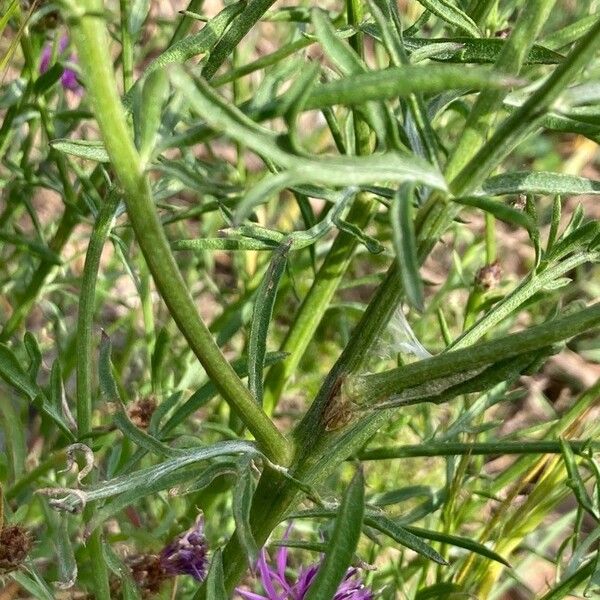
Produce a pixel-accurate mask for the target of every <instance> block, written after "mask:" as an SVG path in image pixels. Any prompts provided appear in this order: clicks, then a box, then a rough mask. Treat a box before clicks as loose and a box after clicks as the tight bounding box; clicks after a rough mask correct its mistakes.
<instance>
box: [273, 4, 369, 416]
mask: <svg viewBox="0 0 600 600" xmlns="http://www.w3.org/2000/svg"><path fill="white" fill-rule="evenodd" d="M346 10H347V14H348V23H349V24H351V25H358V24H359V23H360V22H361V20H362V4H361V2H358V0H347V4H346ZM350 42H351V45H352V47H353V48H354V50H355V51H356V53H357V54H358V55H359V56H362V54H363V47H362V37H359V35H358V34H356V35H354V36H352V38H351V40H350ZM353 119H354V132H355V139H356V147H355V150H356V154H357V155H359V156H361V155H367V154H369V153H370V151H371V141H370V133H371V132H370V128H369V126H368V125H367V123H365V122H364V120H363V119H362V118H361V117H360V116H359V115H358V114H357V113H354V115H353ZM375 208H376V206H375V202H374V200H373V198H372V197H371V195H370V194H366V193H361V194H359V195H358V196H357V198H356V200H355V201H354V203H353V205H352V208H351V209H350V212H349V213H348V217H347V220H348V222H349V223H352V224H354V225H356V226H357V227H358V228H359V229H361V230H363V229H364V228H365V227H366V226H367V225H368V224H369V223H370V221H371V219H372V217H373V214H374V210H375ZM357 245H358V242H357V241H356V238H355V237H354V236H352V235H350V234H348V233H344V232H340V233H339V234H338V235H337V237H336V238H335V241H334V243H333V245H332V246H331V248H330V250H329V252H328V253H327V256H326V257H325V260H324V261H323V264H322V265H321V267H320V268H319V271H318V272H317V274H316V276H315V279H314V281H313V283H312V286H311V288H310V290H309V291H308V294H307V295H306V297H305V298H304V300H303V301H302V304H301V306H300V309H299V310H298V313H297V314H296V316H295V318H294V322H293V324H292V325H291V327H290V329H289V330H288V332H287V335H286V337H285V339H284V341H283V344H282V346H281V351H282V352H287V353H288V354H289V356H287V357H286V359H285V360H284V361H281V362H280V363H277V364H276V365H274V366H273V367H271V369H270V371H269V373H268V375H267V377H266V379H265V390H264V406H265V409H266V410H267V411H268V412H269V413H272V412H273V410H274V409H275V407H276V406H277V403H278V401H279V399H280V398H281V395H282V393H283V391H284V389H285V386H286V384H287V382H288V381H289V379H290V378H291V376H292V375H293V374H294V373H295V372H296V369H297V368H298V365H299V364H300V361H301V360H302V357H303V356H304V353H305V352H306V349H307V348H308V346H309V344H310V342H311V340H312V339H313V336H314V334H315V331H316V330H317V327H318V326H319V324H320V323H321V320H322V318H323V315H324V314H325V311H326V310H327V307H328V306H329V304H330V303H331V300H332V298H333V296H334V294H335V292H336V290H337V288H338V287H339V285H340V282H341V281H342V278H343V276H344V274H345V273H346V271H347V270H348V267H349V266H350V262H351V261H352V256H353V254H354V251H355V249H356V247H357Z"/></svg>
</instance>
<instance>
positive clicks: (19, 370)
mask: <svg viewBox="0 0 600 600" xmlns="http://www.w3.org/2000/svg"><path fill="white" fill-rule="evenodd" d="M0 377H2V379H4V381H6V383H8V384H9V385H10V386H11V387H13V388H14V389H15V390H17V391H18V392H19V393H21V394H22V395H24V396H25V397H26V398H27V399H28V400H29V401H30V402H31V403H32V404H33V405H34V406H36V407H37V408H39V410H40V411H41V412H42V413H44V414H45V415H47V416H48V417H49V418H50V419H51V420H52V421H54V423H55V425H56V426H57V427H58V428H59V429H60V430H61V431H62V432H63V433H64V434H65V435H66V436H67V439H68V440H69V441H74V440H75V436H74V435H73V432H72V431H71V430H70V429H69V427H68V425H67V423H66V422H65V420H64V419H63V416H62V415H61V414H60V412H59V410H57V408H56V407H55V406H53V405H52V403H51V402H50V401H49V400H48V398H46V396H45V394H44V393H43V391H42V390H41V389H40V387H39V386H38V385H37V383H36V382H35V381H32V379H31V378H30V376H29V374H28V373H27V372H26V371H25V370H24V369H23V367H22V366H21V364H20V362H19V360H18V358H17V357H16V356H15V354H14V352H13V351H12V350H11V349H10V348H9V347H8V346H7V345H5V344H0Z"/></svg>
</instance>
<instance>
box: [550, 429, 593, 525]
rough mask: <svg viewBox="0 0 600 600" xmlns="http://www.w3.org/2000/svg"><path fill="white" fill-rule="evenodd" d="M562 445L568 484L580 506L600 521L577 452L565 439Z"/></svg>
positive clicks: (561, 442)
mask: <svg viewBox="0 0 600 600" xmlns="http://www.w3.org/2000/svg"><path fill="white" fill-rule="evenodd" d="M560 445H561V448H562V455H563V460H564V462H565V468H566V469H567V473H568V475H569V479H568V480H567V485H568V486H569V487H570V488H571V489H572V490H573V494H574V495H575V498H576V499H577V502H578V503H579V506H581V508H583V509H584V510H585V511H586V512H588V513H589V514H590V515H591V516H592V517H593V518H594V519H595V520H596V521H600V517H599V515H598V512H597V510H596V508H595V507H594V503H593V502H592V499H591V498H590V496H589V494H588V491H587V489H586V487H585V483H584V481H583V479H582V478H581V474H580V473H579V468H578V466H577V460H576V459H575V453H574V452H573V450H572V448H571V446H570V445H569V444H567V443H566V442H565V441H564V440H563V439H561V440H560Z"/></svg>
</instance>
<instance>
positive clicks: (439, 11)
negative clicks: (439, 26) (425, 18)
mask: <svg viewBox="0 0 600 600" xmlns="http://www.w3.org/2000/svg"><path fill="white" fill-rule="evenodd" d="M418 2H419V4H422V5H423V6H424V7H425V8H426V9H427V10H429V11H431V12H432V13H433V14H434V15H436V16H438V17H439V18H440V19H442V20H443V21H446V23H448V24H450V25H453V26H454V27H458V28H459V29H461V30H462V31H464V32H465V33H468V34H469V35H470V36H472V37H475V38H480V37H482V36H481V31H479V27H477V25H476V24H475V22H474V21H473V19H471V17H469V15H467V14H466V13H464V12H463V11H462V10H460V8H458V7H457V6H456V5H454V4H452V2H450V1H449V0H418Z"/></svg>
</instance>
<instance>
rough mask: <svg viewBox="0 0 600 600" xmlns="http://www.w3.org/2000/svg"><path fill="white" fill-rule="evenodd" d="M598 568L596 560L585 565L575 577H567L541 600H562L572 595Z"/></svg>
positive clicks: (576, 572)
mask: <svg viewBox="0 0 600 600" xmlns="http://www.w3.org/2000/svg"><path fill="white" fill-rule="evenodd" d="M595 568H596V561H595V560H594V559H592V560H590V561H588V562H587V563H585V564H584V565H583V566H582V567H580V568H579V569H578V570H577V571H575V573H573V575H571V576H570V577H567V578H566V579H564V580H563V581H561V582H560V583H558V584H557V585H555V586H554V587H553V588H552V589H551V590H550V591H549V592H548V593H547V594H544V595H543V596H542V597H541V598H540V600H562V599H563V598H566V597H567V596H569V595H570V592H572V591H573V590H575V589H576V588H577V586H579V585H580V584H582V583H583V582H584V581H586V580H587V579H588V577H590V576H591V575H592V574H593V573H594V569H595Z"/></svg>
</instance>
